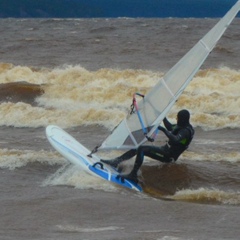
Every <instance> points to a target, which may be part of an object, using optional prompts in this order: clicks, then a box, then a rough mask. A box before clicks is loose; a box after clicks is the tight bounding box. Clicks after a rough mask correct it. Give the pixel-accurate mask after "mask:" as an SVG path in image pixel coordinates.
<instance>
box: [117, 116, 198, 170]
mask: <svg viewBox="0 0 240 240" xmlns="http://www.w3.org/2000/svg"><path fill="white" fill-rule="evenodd" d="M163 122H164V125H165V127H166V129H167V130H168V131H167V130H164V129H161V130H162V131H163V132H164V133H165V135H166V136H167V137H168V139H169V140H168V142H167V143H166V144H165V145H164V146H161V147H156V146H151V145H143V146H139V147H138V149H132V150H129V151H127V152H126V153H124V154H123V155H121V156H120V157H118V158H117V159H116V160H115V161H118V164H119V163H120V162H122V161H125V160H128V159H130V158H132V157H134V156H135V155H137V157H136V161H135V164H134V170H135V171H137V170H138V169H139V168H140V167H141V165H142V163H143V159H144V156H147V157H150V158H153V159H156V160H158V161H161V162H165V163H169V162H172V161H176V160H177V159H178V157H179V156H180V155H181V154H182V153H183V152H184V151H185V150H186V149H187V148H188V146H189V144H190V143H191V141H192V139H193V135H194V129H193V127H192V125H191V124H189V123H188V124H187V125H185V126H183V127H180V126H178V125H172V124H171V123H170V122H169V121H168V120H167V119H166V118H165V119H164V121H163Z"/></svg>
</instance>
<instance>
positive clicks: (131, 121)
mask: <svg viewBox="0 0 240 240" xmlns="http://www.w3.org/2000/svg"><path fill="white" fill-rule="evenodd" d="M239 10H240V1H238V2H236V3H235V5H234V6H233V7H232V8H231V9H230V10H229V11H228V12H227V14H226V15H225V16H224V17H223V18H222V19H221V20H220V21H219V22H218V23H217V24H216V25H215V26H214V27H213V28H212V29H211V30H210V31H209V32H208V33H207V34H206V35H205V36H204V37H203V38H202V39H200V41H199V42H198V43H197V44H196V45H195V46H194V47H193V48H192V49H190V51H189V52H187V53H186V55H185V56H183V57H182V58H181V59H180V61H179V62H177V63H176V64H175V65H174V66H173V67H172V68H171V69H170V70H169V71H168V72H167V73H166V74H165V75H164V76H163V77H162V78H161V79H160V80H159V82H158V83H157V84H156V86H155V87H153V88H152V89H151V90H150V91H149V92H148V93H147V94H146V95H145V96H144V98H142V100H141V101H140V102H139V104H138V111H135V112H134V113H132V114H131V115H129V116H128V117H126V118H125V119H124V120H123V121H122V122H120V124H119V125H118V126H117V127H116V128H115V129H114V130H113V131H112V133H111V134H110V135H109V136H108V137H107V138H106V140H105V141H104V142H103V143H102V144H101V146H100V147H98V148H99V149H134V148H137V147H138V146H140V145H141V144H143V143H144V142H146V141H147V139H148V138H151V136H152V135H153V134H154V132H155V130H156V129H157V127H158V125H159V124H160V123H161V122H162V120H163V119H164V117H165V116H166V115H167V113H168V112H169V111H170V109H171V108H172V106H173V105H174V103H175V102H176V101H177V99H178V98H179V96H180V95H181V94H182V92H183V91H184V89H185V88H186V87H187V85H188V84H189V83H190V81H191V80H192V79H193V77H194V75H195V74H196V73H197V71H198V70H199V68H200V67H201V66H202V64H203V62H204V61H205V60H206V58H207V57H208V55H209V54H210V52H211V51H212V49H213V48H214V47H215V46H216V44H217V42H218V40H219V39H220V38H221V36H222V35H223V33H224V32H225V30H226V29H227V28H228V26H229V25H230V23H231V22H232V21H233V19H234V18H235V16H236V15H237V13H238V12H239ZM139 116H140V117H141V121H139ZM143 126H144V127H146V130H147V132H145V131H143V130H142V129H143Z"/></svg>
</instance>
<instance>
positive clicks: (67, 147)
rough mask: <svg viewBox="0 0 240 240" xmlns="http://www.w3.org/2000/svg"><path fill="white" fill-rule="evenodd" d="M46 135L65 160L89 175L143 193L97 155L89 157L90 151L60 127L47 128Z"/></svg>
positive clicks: (140, 188)
mask: <svg viewBox="0 0 240 240" xmlns="http://www.w3.org/2000/svg"><path fill="white" fill-rule="evenodd" d="M46 135H47V139H48V141H49V142H50V143H51V145H52V146H53V147H54V148H55V149H56V150H57V151H58V152H59V153H60V154H61V155H62V156H63V157H64V158H66V159H67V160H68V161H70V162H71V163H73V164H75V165H77V166H79V167H81V168H82V169H83V170H84V171H86V172H87V173H89V174H91V175H93V176H96V177H100V178H102V179H104V180H107V181H110V182H112V183H116V184H119V185H121V186H123V187H126V188H130V189H134V190H136V191H140V192H141V191H142V187H141V186H140V185H138V184H136V183H135V182H132V181H129V180H127V179H124V180H123V179H121V178H119V177H118V175H119V172H118V171H117V170H116V169H114V168H112V167H110V166H107V165H106V164H103V163H102V162H100V158H99V157H98V156H97V155H96V154H92V155H91V156H89V154H90V153H91V152H90V150H88V149H87V148H86V147H84V146H83V145H82V144H81V143H79V142H78V141H77V140H76V139H75V138H73V137H72V136H71V135H69V134H68V133H67V132H65V131H64V130H63V129H61V128H60V127H58V126H54V125H49V126H48V127H47V128H46Z"/></svg>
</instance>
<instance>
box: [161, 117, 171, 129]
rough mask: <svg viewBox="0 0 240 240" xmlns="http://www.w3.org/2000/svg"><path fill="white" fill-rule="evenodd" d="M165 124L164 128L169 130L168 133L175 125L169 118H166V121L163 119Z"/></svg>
mask: <svg viewBox="0 0 240 240" xmlns="http://www.w3.org/2000/svg"><path fill="white" fill-rule="evenodd" d="M163 123H164V126H165V127H166V129H167V130H168V131H172V129H173V125H172V124H171V123H170V122H169V121H168V119H167V118H164V119H163Z"/></svg>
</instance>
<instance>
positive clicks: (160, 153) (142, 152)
mask: <svg viewBox="0 0 240 240" xmlns="http://www.w3.org/2000/svg"><path fill="white" fill-rule="evenodd" d="M144 156H148V157H151V158H153V159H156V160H158V161H161V162H171V159H170V158H169V157H168V154H167V153H166V152H165V151H164V149H163V148H161V147H160V148H159V147H154V146H140V147H139V148H138V149H137V156H136V160H135V163H134V166H133V169H132V171H131V172H130V173H129V174H123V175H121V177H123V178H126V179H129V180H132V181H135V182H138V180H137V172H138V170H139V169H140V167H141V166H142V163H143V160H144Z"/></svg>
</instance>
